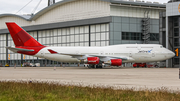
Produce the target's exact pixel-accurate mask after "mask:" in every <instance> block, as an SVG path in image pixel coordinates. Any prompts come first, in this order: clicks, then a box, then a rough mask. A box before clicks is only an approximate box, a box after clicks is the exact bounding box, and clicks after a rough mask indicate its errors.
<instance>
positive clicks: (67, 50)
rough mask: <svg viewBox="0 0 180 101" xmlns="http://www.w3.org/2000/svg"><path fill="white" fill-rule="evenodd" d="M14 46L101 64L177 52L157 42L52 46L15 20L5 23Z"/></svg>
mask: <svg viewBox="0 0 180 101" xmlns="http://www.w3.org/2000/svg"><path fill="white" fill-rule="evenodd" d="M6 25H7V27H8V30H9V32H10V34H11V37H12V39H13V41H14V44H15V46H10V47H6V48H7V49H9V50H11V51H13V52H15V53H20V54H26V55H31V56H35V57H39V58H45V59H49V60H54V61H59V62H67V63H85V64H89V68H91V67H100V68H102V64H103V63H104V64H108V65H111V66H121V65H122V63H145V62H160V61H164V60H167V59H170V58H172V57H174V56H175V54H174V53H173V52H172V51H170V50H168V49H166V48H164V47H163V46H162V45H158V44H122V45H113V46H104V47H49V46H44V45H42V44H40V43H39V42H38V41H36V40H35V39H34V38H33V37H32V36H30V35H29V34H28V33H27V32H26V31H25V30H23V29H22V28H21V27H19V26H18V25H17V24H16V23H14V22H7V23H6Z"/></svg>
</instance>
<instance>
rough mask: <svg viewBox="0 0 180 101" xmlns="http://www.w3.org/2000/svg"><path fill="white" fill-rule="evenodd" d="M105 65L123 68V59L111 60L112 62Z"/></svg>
mask: <svg viewBox="0 0 180 101" xmlns="http://www.w3.org/2000/svg"><path fill="white" fill-rule="evenodd" d="M105 64H109V65H111V66H121V65H122V60H121V59H111V60H110V61H108V62H105Z"/></svg>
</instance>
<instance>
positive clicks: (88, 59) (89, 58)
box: [81, 57, 100, 64]
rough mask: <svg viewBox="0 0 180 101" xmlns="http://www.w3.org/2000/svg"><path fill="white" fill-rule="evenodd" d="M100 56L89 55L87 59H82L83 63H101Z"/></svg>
mask: <svg viewBox="0 0 180 101" xmlns="http://www.w3.org/2000/svg"><path fill="white" fill-rule="evenodd" d="M99 61H100V59H99V57H88V58H87V59H84V60H81V62H82V63H86V64H99Z"/></svg>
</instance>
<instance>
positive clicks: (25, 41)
mask: <svg viewBox="0 0 180 101" xmlns="http://www.w3.org/2000/svg"><path fill="white" fill-rule="evenodd" d="M6 25H7V27H8V30H9V32H10V34H11V37H12V39H13V41H14V44H15V46H28V47H35V46H43V45H41V44H40V43H39V42H38V41H36V40H35V39H34V38H33V37H32V36H30V35H29V34H28V33H27V32H26V31H25V30H23V29H22V28H21V27H19V26H18V25H17V24H16V23H14V22H7V23H6Z"/></svg>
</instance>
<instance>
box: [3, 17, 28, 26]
mask: <svg viewBox="0 0 180 101" xmlns="http://www.w3.org/2000/svg"><path fill="white" fill-rule="evenodd" d="M5 22H16V23H17V24H18V25H20V26H28V25H30V24H31V22H30V21H27V20H24V19H22V18H20V17H17V16H4V17H2V18H0V29H6V28H7V26H6V24H5Z"/></svg>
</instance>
